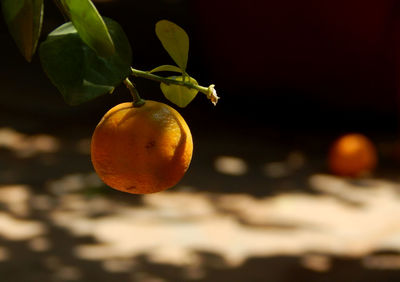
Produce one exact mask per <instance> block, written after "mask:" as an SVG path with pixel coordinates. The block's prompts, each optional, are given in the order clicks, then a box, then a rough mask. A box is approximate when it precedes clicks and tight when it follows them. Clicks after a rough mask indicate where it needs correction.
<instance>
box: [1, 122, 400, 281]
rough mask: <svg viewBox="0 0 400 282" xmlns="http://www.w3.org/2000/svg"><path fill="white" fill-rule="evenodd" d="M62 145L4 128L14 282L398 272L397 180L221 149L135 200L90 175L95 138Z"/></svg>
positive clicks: (7, 263) (4, 222) (5, 201)
mask: <svg viewBox="0 0 400 282" xmlns="http://www.w3.org/2000/svg"><path fill="white" fill-rule="evenodd" d="M5 136H6V137H5ZM35 136H36V137H35ZM37 136H47V137H46V138H44V139H43V138H42V137H40V138H37ZM7 138H10V139H9V140H8V139H7ZM13 138H14V139H13ZM35 138H36V139H35ZM41 138H42V139H41ZM7 140H8V141H7ZM10 140H11V141H10ZM18 140H19V141H18ZM21 140H25V141H21ZM32 140H41V141H40V142H39V141H37V142H39V144H40V145H38V144H37V143H35V142H33V141H32ZM49 140H52V141H49ZM59 140H60V138H58V137H53V136H51V135H49V134H40V135H28V134H22V133H18V132H16V131H14V130H10V129H4V128H3V129H0V147H1V148H2V151H0V154H3V155H4V156H5V158H4V159H5V160H7V162H8V161H10V162H11V168H7V166H6V165H5V164H1V163H0V167H1V166H2V165H3V167H4V170H5V171H7V170H10V169H12V170H13V172H14V175H13V178H10V179H12V180H14V181H13V182H12V183H7V182H6V183H4V184H2V185H0V274H1V275H3V276H4V277H5V279H6V280H7V281H25V280H26V279H25V277H26V276H24V273H23V272H18V271H17V269H20V267H22V269H29V271H30V273H31V275H32V277H33V281H182V280H183V281H190V280H197V281H264V279H263V278H264V277H265V275H266V273H268V275H270V276H271V277H273V278H271V279H272V280H271V281H293V279H296V273H301V275H303V276H301V277H303V278H304V277H314V276H313V275H319V274H327V273H330V274H332V275H339V276H337V279H336V281H342V280H340V279H341V277H340V273H341V272H340V271H338V267H339V268H340V267H343V268H346V267H350V269H351V271H353V272H354V273H356V274H357V275H366V276H362V277H369V274H370V273H369V272H368V271H378V272H379V271H389V270H390V271H400V263H399V262H400V223H399V221H398V218H399V217H400V197H399V195H400V194H399V192H400V183H399V182H398V181H397V180H396V179H392V180H389V178H388V179H378V178H363V179H359V180H354V179H353V180H351V179H345V178H341V177H335V176H332V175H327V174H321V173H319V171H318V169H315V167H318V163H317V165H315V164H316V163H315V159H312V158H309V156H308V155H306V154H305V153H304V152H302V151H298V150H287V151H285V152H282V153H279V154H276V155H274V157H271V158H260V159H254V156H253V159H252V158H250V157H249V158H246V157H243V155H245V154H244V153H243V152H242V153H241V154H237V155H235V154H228V153H227V152H224V153H223V154H222V153H221V154H220V153H219V152H218V151H219V149H218V148H217V149H216V151H215V152H214V154H210V155H201V154H199V158H198V159H194V160H193V168H191V170H189V173H188V175H187V177H185V178H184V179H183V180H182V182H181V184H180V185H178V186H177V187H174V188H172V189H170V190H168V191H165V192H161V193H156V194H149V195H143V196H141V195H130V194H125V193H122V192H119V191H115V190H113V189H111V188H108V187H106V186H104V184H103V183H102V182H101V181H100V179H99V178H98V177H97V175H96V174H95V173H94V172H93V169H92V168H91V164H90V156H89V150H88V149H89V148H90V147H89V144H90V138H88V137H85V136H79V137H78V138H75V139H73V140H70V141H65V140H64V141H63V142H59ZM18 142H22V143H21V144H24V145H15V144H17V143H18ZM52 142H53V143H52ZM27 144H29V145H27ZM35 144H36V145H35ZM46 144H47V145H46ZM49 144H53V145H49ZM55 144H57V145H55ZM29 146H32V148H30V147H29ZM47 146H48V147H47ZM28 147H29V148H30V149H27V148H28ZM246 148H247V147H246ZM244 150H246V149H244ZM28 151H29V152H31V153H29V154H28V153H26V152H28ZM20 152H25V153H21V154H20ZM263 154H264V155H265V153H263ZM49 155H51V157H52V160H53V163H52V165H49V164H48V163H47V162H46V161H45V160H46V159H45V158H43V156H49ZM264 155H263V156H264ZM199 160H200V161H199ZM18 162H22V164H23V165H21V166H18V165H17V164H18ZM36 166H39V168H37V169H33V167H36ZM28 168H30V169H28ZM0 172H1V171H0ZM1 173H3V172H1ZM8 182H11V181H8ZM208 185H209V186H208ZM208 187H212V188H210V189H208ZM232 187H233V188H232ZM288 269H289V270H290V269H292V271H294V270H295V271H294V272H293V275H292V276H290V277H289V278H288V277H287V276H286V274H285V273H286V272H287V271H289V270H288ZM293 269H294V270H293ZM340 269H342V268H340ZM289 272H290V271H289ZM378 272H377V273H378ZM290 273H291V272H290ZM360 273H361V274H360ZM374 273H375V272H374ZM356 274H354V275H356ZM378 274H379V273H378ZM395 274H396V275H397V274H398V273H397V272H395ZM10 277H12V278H13V280H10ZM249 277H251V278H249ZM373 277H375V276H373V275H372V276H371V279H374V278H373ZM399 277H400V276H399ZM248 278H249V279H248ZM224 279H225V280H224ZM226 279H228V280H226ZM304 279H305V280H299V281H310V280H308V278H307V279H306V278H304ZM0 280H1V279H0ZM29 281H31V280H29ZM312 281H315V280H312ZM332 281H335V280H332ZM362 281H375V280H365V279H364V280H362Z"/></svg>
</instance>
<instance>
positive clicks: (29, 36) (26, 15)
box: [1, 0, 43, 62]
mask: <svg viewBox="0 0 400 282" xmlns="http://www.w3.org/2000/svg"><path fill="white" fill-rule="evenodd" d="M1 6H2V11H3V16H4V19H5V22H6V23H7V26H8V29H9V31H10V33H11V35H12V37H13V38H14V41H15V43H16V44H17V46H18V49H19V50H20V51H21V53H22V55H23V56H24V57H25V59H26V60H27V61H28V62H30V61H31V59H32V56H33V54H35V51H36V47H37V43H38V40H39V36H40V32H41V29H42V22H43V0H18V1H17V0H2V1H1Z"/></svg>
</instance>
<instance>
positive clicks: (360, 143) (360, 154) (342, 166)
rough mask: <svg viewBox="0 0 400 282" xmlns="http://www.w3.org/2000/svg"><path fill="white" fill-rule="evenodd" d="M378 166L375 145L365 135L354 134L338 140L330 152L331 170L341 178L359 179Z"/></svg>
mask: <svg viewBox="0 0 400 282" xmlns="http://www.w3.org/2000/svg"><path fill="white" fill-rule="evenodd" d="M376 164H377V153H376V149H375V147H374V145H373V143H372V142H371V141H370V140H369V139H368V138H367V137H365V136H364V135H362V134H357V133H352V134H346V135H344V136H342V137H340V138H338V139H337V140H336V141H335V142H334V143H333V145H332V147H331V150H330V152H329V168H330V170H331V172H332V173H334V174H336V175H340V176H348V177H359V176H362V175H364V174H366V173H369V172H371V171H372V170H373V169H374V168H375V167H376Z"/></svg>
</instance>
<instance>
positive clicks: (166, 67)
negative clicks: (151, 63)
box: [149, 65, 182, 73]
mask: <svg viewBox="0 0 400 282" xmlns="http://www.w3.org/2000/svg"><path fill="white" fill-rule="evenodd" d="M161 71H169V72H179V73H182V70H181V69H180V68H178V67H177V66H172V65H162V66H159V67H156V68H154V69H152V70H151V71H149V73H154V72H161Z"/></svg>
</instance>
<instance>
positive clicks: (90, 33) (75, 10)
mask: <svg viewBox="0 0 400 282" xmlns="http://www.w3.org/2000/svg"><path fill="white" fill-rule="evenodd" d="M54 2H55V3H56V4H57V6H58V8H59V9H60V11H61V12H62V13H63V15H64V16H65V17H66V19H67V20H68V22H66V23H65V24H63V25H61V26H59V27H58V28H56V29H55V30H53V31H52V32H51V33H50V34H48V36H47V38H46V40H44V41H43V42H41V43H40V44H39V38H40V33H41V30H42V24H43V11H44V2H43V0H1V6H2V12H3V15H4V19H5V22H6V24H7V26H8V28H9V31H10V33H11V35H12V37H13V39H14V41H15V42H16V45H17V46H18V48H19V50H20V52H21V53H22V55H23V56H24V57H25V58H26V60H27V61H31V59H32V57H33V55H34V54H35V52H36V50H37V49H38V50H39V57H40V61H41V64H42V67H43V69H44V71H45V73H46V74H47V76H48V77H49V79H50V81H51V82H52V83H53V84H54V85H55V87H56V88H57V89H58V90H59V91H60V92H61V94H62V95H63V97H64V99H65V101H66V102H67V103H68V104H71V105H77V104H80V103H84V102H87V101H89V100H92V99H94V98H96V97H98V96H101V95H104V94H107V93H111V92H112V91H113V90H114V88H115V87H116V86H118V85H119V84H121V83H122V82H123V81H124V80H125V79H126V78H127V77H128V76H129V75H131V72H132V68H131V60H132V51H131V46H130V44H129V40H128V38H127V36H126V34H125V32H124V30H123V29H122V27H121V26H120V25H119V24H118V23H117V22H116V21H114V20H112V19H109V18H106V17H102V16H101V15H100V13H99V12H98V10H97V9H96V7H95V6H94V4H93V3H92V1H90V0H55V1H54ZM155 32H156V35H157V37H158V38H159V39H160V41H161V43H162V45H163V47H164V49H165V50H166V51H167V52H168V54H169V55H170V56H171V58H172V59H173V60H174V62H175V63H176V66H174V65H162V66H159V67H157V68H155V69H153V70H151V71H149V72H147V73H149V74H153V73H156V72H174V73H178V74H179V75H177V76H170V77H167V78H166V79H165V80H163V79H162V77H159V78H160V79H159V81H160V82H161V85H160V88H161V91H162V92H163V94H164V96H165V97H166V98H167V99H168V100H170V101H171V102H172V103H174V104H176V105H178V106H179V107H185V106H187V105H188V104H189V103H190V102H191V101H192V100H193V99H194V97H195V96H196V95H197V93H198V91H199V90H198V89H196V86H198V83H197V81H196V80H195V79H194V78H192V77H190V76H189V75H188V74H187V73H186V67H187V61H188V53H189V37H188V35H187V33H186V32H185V31H184V30H183V29H182V28H181V27H179V26H178V25H176V24H174V23H172V22H170V21H167V20H161V21H159V22H158V23H157V24H156V28H155ZM38 46H39V48H38ZM188 86H191V87H188ZM198 88H199V89H202V87H200V86H199V87H198ZM203 88H204V87H203ZM202 92H204V91H202Z"/></svg>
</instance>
